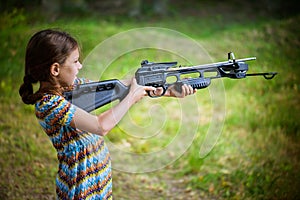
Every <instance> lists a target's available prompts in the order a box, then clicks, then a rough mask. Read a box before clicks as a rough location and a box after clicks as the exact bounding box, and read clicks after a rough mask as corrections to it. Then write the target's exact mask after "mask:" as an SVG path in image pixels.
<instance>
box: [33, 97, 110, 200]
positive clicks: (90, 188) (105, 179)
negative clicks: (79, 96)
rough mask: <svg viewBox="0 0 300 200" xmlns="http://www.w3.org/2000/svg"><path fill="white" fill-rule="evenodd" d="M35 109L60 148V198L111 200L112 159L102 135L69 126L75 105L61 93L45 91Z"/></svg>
mask: <svg viewBox="0 0 300 200" xmlns="http://www.w3.org/2000/svg"><path fill="white" fill-rule="evenodd" d="M35 108H36V116H37V118H38V119H39V123H40V125H41V126H42V127H43V129H44V130H45V132H46V133H47V135H48V136H49V138H50V140H51V141H52V144H53V146H54V147H55V149H56V150H57V158H58V161H59V168H58V173H57V176H56V193H57V198H58V199H74V200H75V199H97V200H98V199H99V200H101V199H112V174H111V160H110V154H109V151H108V149H107V147H106V145H105V143H104V140H103V138H102V137H101V136H98V135H96V134H91V133H88V132H85V131H81V130H79V129H76V128H73V127H71V126H70V123H71V121H72V118H73V116H74V113H75V110H76V107H75V106H74V105H73V104H71V103H70V102H68V101H67V100H65V99H64V98H63V97H62V96H59V95H53V94H45V95H44V96H43V98H42V99H41V100H40V101H38V102H37V103H36V107H35Z"/></svg>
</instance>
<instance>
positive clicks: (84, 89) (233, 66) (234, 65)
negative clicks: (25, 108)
mask: <svg viewBox="0 0 300 200" xmlns="http://www.w3.org/2000/svg"><path fill="white" fill-rule="evenodd" d="M255 59H256V58H255V57H251V58H244V59H238V60H236V59H235V57H234V54H233V53H232V52H229V53H228V61H224V62H217V63H211V64H205V65H197V66H191V67H181V66H179V67H176V65H177V62H164V63H152V62H148V61H147V60H144V61H143V62H142V63H141V67H140V68H139V69H138V70H137V71H136V73H135V78H136V80H137V83H138V84H139V85H144V86H153V87H156V88H158V87H161V88H162V89H163V92H162V94H160V95H159V96H153V95H151V94H150V93H149V92H148V95H149V96H150V97H160V96H163V95H164V94H165V92H166V90H167V89H168V87H169V86H171V85H173V84H174V85H175V86H176V88H177V90H178V91H180V88H181V85H183V84H188V85H191V86H192V87H193V88H194V89H202V88H206V87H208V86H209V85H210V83H211V79H216V78H223V77H227V78H231V79H241V78H246V77H247V76H263V77H264V78H265V79H272V78H273V77H274V76H275V75H276V74H277V72H265V73H254V74H247V71H248V64H247V63H245V62H246V61H250V60H255ZM190 74H193V75H195V74H196V77H193V78H186V77H185V78H183V76H184V75H190ZM129 87H130V86H125V85H124V84H123V83H121V82H120V81H119V80H117V79H111V80H105V81H99V82H91V83H86V84H80V85H77V86H75V88H74V89H73V90H71V91H67V92H64V96H65V98H66V99H67V100H68V101H70V102H72V103H73V104H74V105H76V106H78V107H80V108H82V109H84V110H86V111H87V112H91V111H93V110H95V109H97V108H99V107H101V106H103V105H106V104H108V103H110V102H112V101H115V100H122V99H123V98H124V97H125V96H126V95H127V94H128V92H129Z"/></svg>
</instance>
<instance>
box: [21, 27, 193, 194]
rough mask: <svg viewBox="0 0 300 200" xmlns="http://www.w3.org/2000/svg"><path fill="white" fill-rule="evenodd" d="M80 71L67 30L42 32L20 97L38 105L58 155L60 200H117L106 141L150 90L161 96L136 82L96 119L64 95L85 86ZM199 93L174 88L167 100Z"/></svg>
mask: <svg viewBox="0 0 300 200" xmlns="http://www.w3.org/2000/svg"><path fill="white" fill-rule="evenodd" d="M81 68H82V65H81V63H80V62H79V46H78V43H77V42H76V40H75V39H74V38H72V37H71V36H70V35H69V34H67V33H65V32H62V31H57V30H50V29H47V30H42V31H39V32H37V33H36V34H34V35H33V36H32V38H31V39H30V40H29V43H28V45H27V49H26V56H25V76H24V79H23V80H24V83H23V84H22V85H21V87H20V90H19V93H20V96H21V97H22V100H23V102H24V103H25V104H35V114H36V117H37V118H38V120H39V123H40V125H41V126H42V128H43V129H44V131H45V132H46V134H47V135H48V136H49V138H50V140H51V142H52V143H53V146H54V147H55V149H56V150H57V158H58V161H59V167H58V173H57V176H56V194H57V198H58V199H86V198H91V199H112V173H111V160H110V154H109V151H108V149H107V147H106V145H105V143H104V140H103V138H102V136H104V135H106V134H107V133H108V132H109V131H110V130H111V129H112V128H113V127H114V126H115V125H116V124H117V123H118V122H119V121H120V120H121V118H122V117H123V116H124V115H125V114H126V112H127V111H128V110H129V108H130V107H131V106H132V105H133V104H135V103H136V102H137V101H139V100H140V99H141V98H142V97H144V96H146V95H147V91H150V92H156V93H159V92H160V91H158V89H155V88H154V87H149V86H140V85H138V84H137V83H136V80H135V79H134V78H133V79H132V80H131V82H130V91H129V93H128V95H127V96H126V97H125V98H124V99H123V100H122V101H121V102H120V103H119V104H117V105H116V106H114V107H113V108H111V109H109V110H107V111H105V112H103V113H101V114H100V115H99V116H95V115H92V114H90V113H87V112H85V111H84V110H82V109H80V108H78V107H76V106H74V105H73V104H71V103H70V102H68V101H67V100H66V99H65V98H64V97H63V95H62V94H63V92H64V90H65V88H70V86H71V85H74V84H81V83H83V82H84V81H85V79H79V78H77V77H76V75H77V74H78V72H79V70H80V69H81ZM35 83H39V90H38V91H36V92H34V91H33V84H35ZM194 92H195V90H193V89H192V87H191V86H187V85H184V86H182V92H181V93H180V94H178V92H176V91H175V90H174V89H172V87H171V89H168V90H167V92H166V94H165V96H174V97H175V96H176V97H184V96H186V95H189V94H193V93H194Z"/></svg>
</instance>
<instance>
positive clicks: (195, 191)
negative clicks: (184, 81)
mask: <svg viewBox="0 0 300 200" xmlns="http://www.w3.org/2000/svg"><path fill="white" fill-rule="evenodd" d="M13 15H14V16H17V17H14V18H12V17H11V15H9V14H7V13H6V14H5V13H4V14H3V18H2V20H4V21H5V23H1V32H0V40H1V41H0V52H1V54H0V65H1V70H0V80H1V82H0V92H1V96H0V102H1V104H0V110H1V116H0V154H1V160H0V179H1V181H0V199H52V198H54V194H55V192H54V191H55V181H54V179H55V175H56V171H57V161H56V153H55V150H54V149H53V147H52V145H51V143H50V141H49V139H48V137H47V136H46V135H45V134H44V133H43V131H42V129H41V128H40V127H39V126H38V123H37V120H36V119H35V117H34V110H33V108H32V107H31V106H26V105H23V104H22V102H21V101H20V98H19V96H18V87H19V85H20V83H21V81H22V77H23V71H24V69H23V68H24V66H23V65H24V63H23V62H24V54H25V46H26V43H27V41H28V39H29V37H30V36H31V35H32V34H33V33H34V32H35V31H37V30H40V29H42V28H46V27H47V28H48V27H60V28H63V29H64V30H67V31H68V32H70V33H71V34H72V35H74V36H75V37H76V38H77V39H78V41H79V42H80V43H81V45H82V47H83V58H82V59H84V58H85V57H86V56H87V55H88V54H89V53H90V52H91V51H92V49H93V48H94V47H95V45H97V44H99V43H100V42H102V41H103V40H105V39H106V38H109V37H110V36H112V35H114V34H117V33H119V32H123V31H126V30H129V29H132V28H137V27H148V26H153V27H164V28H170V29H174V30H176V31H179V32H182V33H184V34H186V35H187V36H189V37H191V38H193V39H194V40H195V41H197V42H198V43H200V44H201V45H202V46H203V47H204V48H205V49H206V50H207V52H208V53H209V55H210V56H211V57H212V59H213V61H222V60H225V59H226V53H227V52H228V51H233V52H235V54H236V57H237V58H241V57H252V56H256V57H257V60H256V61H251V62H249V65H250V70H249V72H262V71H277V72H278V73H279V74H278V75H277V77H275V78H274V79H272V80H269V81H266V80H264V79H263V78H261V77H251V78H250V77H249V78H247V79H244V80H225V79H224V80H223V83H224V88H225V95H226V99H225V108H226V118H225V122H224V125H223V127H222V134H221V135H220V137H219V139H218V142H217V143H216V145H215V146H214V148H213V150H212V151H211V152H210V153H209V154H208V155H207V156H206V157H205V158H200V157H199V149H200V146H201V145H202V143H203V141H204V136H205V135H206V133H207V130H208V128H209V125H210V123H211V122H210V119H211V116H212V114H213V113H212V108H213V107H212V106H213V105H212V102H211V98H210V93H209V90H208V89H204V90H199V91H198V92H197V94H196V102H197V103H198V105H199V109H200V110H201V116H200V119H197V120H198V121H197V123H198V124H199V126H198V128H197V129H196V134H195V139H194V141H193V143H192V145H191V146H190V147H189V148H188V149H187V151H186V152H185V153H184V154H183V155H182V156H181V157H180V158H179V159H177V160H176V161H175V162H173V163H171V164H170V165H168V166H167V167H165V168H163V169H161V170H159V171H157V172H152V173H145V174H126V173H125V174H124V173H121V172H118V171H115V178H114V187H115V194H114V195H115V197H116V198H117V199H118V197H119V198H120V199H122V198H124V199H129V198H133V199H135V198H136V199H151V198H156V199H157V198H159V197H160V198H162V199H176V198H178V199H180V194H181V195H182V194H185V195H186V196H189V195H190V198H191V199H193V198H195V199H197V198H198V197H202V198H217V199H297V198H299V197H300V194H299V191H298V188H299V186H300V183H299V180H300V173H299V171H298V170H299V167H300V166H299V155H300V152H299V150H300V149H299V147H300V146H299V144H300V143H299V142H300V141H299V137H300V133H299V118H300V116H299V113H300V104H299V97H300V96H299V89H300V82H299V77H300V76H299V75H300V70H299V67H298V66H299V64H300V63H299V58H298V57H299V55H300V51H299V49H300V48H299V47H300V38H299V30H300V28H299V23H298V21H299V19H300V18H299V16H294V17H291V18H287V19H282V20H276V19H273V18H264V19H255V20H254V21H251V20H250V19H248V18H247V17H246V16H243V18H242V19H240V20H232V21H230V20H229V21H228V17H224V16H223V15H216V17H212V18H210V17H207V18H205V17H202V18H201V20H199V18H198V17H197V16H194V17H187V18H182V17H180V16H175V18H176V23H172V22H174V19H171V18H168V17H167V18H164V19H161V20H152V21H150V20H149V21H147V20H145V21H143V20H142V21H135V20H132V19H123V20H121V19H118V20H113V19H106V18H104V19H97V18H96V17H92V18H83V19H80V20H79V19H76V18H75V19H73V20H70V19H68V18H61V19H60V20H58V21H55V22H52V23H50V24H49V23H46V22H44V21H43V20H37V19H36V18H35V16H34V15H32V16H30V15H26V14H24V13H23V12H20V13H18V12H16V13H13ZM218 16H219V17H218ZM235 17H236V16H235ZM32 18H34V19H35V20H34V21H32V20H31V19H32ZM195 24H196V25H195ZM99 56H101V55H99ZM145 57H147V58H148V59H149V60H153V61H166V60H168V61H172V60H176V61H179V63H180V64H185V63H184V62H185V60H184V59H183V58H181V57H180V56H178V55H172V54H171V53H170V52H164V51H158V50H153V49H147V50H139V51H134V52H128V53H127V54H125V55H122V56H121V57H120V58H118V59H117V60H115V61H114V62H113V63H112V64H111V66H110V70H111V72H109V73H108V74H106V77H107V78H111V76H113V75H114V76H115V78H119V77H124V76H126V75H127V76H128V75H130V72H131V71H132V68H130V67H128V66H134V67H137V66H138V65H139V62H140V61H141V59H142V58H145ZM120 66H122V67H120ZM94 73H97V72H94ZM133 73H134V71H132V74H133ZM192 101H193V102H194V99H192ZM176 102H177V101H176V100H170V99H155V100H153V99H148V98H147V99H145V100H143V102H140V103H138V105H136V106H135V107H134V108H132V109H131V111H130V115H128V116H127V119H130V118H128V117H132V118H133V119H134V121H135V122H136V123H137V126H138V127H139V128H140V129H141V130H144V131H145V129H146V130H151V129H150V128H151V126H150V125H151V120H155V117H164V115H166V116H167V120H166V123H165V124H164V126H163V129H162V130H161V134H159V137H157V138H156V137H152V138H151V139H149V140H140V139H137V138H134V137H132V135H126V134H124V133H126V132H128V131H126V129H127V128H128V129H129V130H130V127H127V126H126V121H124V120H123V121H122V122H121V123H120V126H118V127H116V128H115V129H113V130H112V132H111V133H110V134H109V136H108V137H107V139H109V140H110V141H113V142H114V143H115V144H116V145H118V146H120V147H122V148H125V149H126V148H127V149H126V150H128V151H132V152H136V153H148V152H155V151H157V150H159V149H161V148H164V147H166V146H167V145H168V144H169V143H170V142H172V139H173V137H174V136H175V135H176V133H177V131H178V130H179V128H180V127H182V126H186V129H187V130H188V126H189V124H188V123H186V124H179V123H180V122H181V118H180V116H181V113H180V111H181V110H180V109H178V104H177V103H176ZM184 102H185V100H184V101H183V103H184ZM187 102H189V101H188V100H187ZM158 103H159V104H158ZM152 105H159V106H162V107H159V108H160V109H162V108H164V109H165V110H159V108H157V107H152ZM149 108H151V109H150V111H151V110H152V112H148V110H149ZM104 109H107V108H106V107H105V108H102V109H101V110H104ZM155 109H157V110H155ZM181 109H182V108H181ZM183 109H187V112H191V113H193V108H191V107H189V106H188V105H187V104H183ZM188 109H191V110H188ZM170 113H171V115H170ZM183 117H190V116H187V115H184V116H183ZM163 119H164V118H162V120H163ZM149 120H150V121H149ZM191 120H194V119H193V118H191ZM154 128H155V127H154ZM124 129H125V131H124ZM135 130H136V129H135ZM154 130H155V129H154ZM132 134H134V133H132ZM135 134H138V133H135ZM186 134H189V135H187V136H190V135H191V134H192V133H191V132H187V133H186ZM137 136H141V135H137ZM142 136H143V135H142ZM170 153H171V154H172V153H174V152H170ZM128 179H129V180H128ZM133 179H134V180H136V181H137V182H136V184H135V183H132V180H133ZM174 182H176V184H175V183H174ZM129 185H130V186H129ZM121 188H122V189H126V190H127V191H128V196H126V194H124V193H123V192H122V190H121ZM128 188H129V189H128ZM171 191H173V192H171ZM143 193H144V194H145V195H141V194H143ZM182 196H183V195H182Z"/></svg>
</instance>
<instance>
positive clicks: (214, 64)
mask: <svg viewBox="0 0 300 200" xmlns="http://www.w3.org/2000/svg"><path fill="white" fill-rule="evenodd" d="M250 60H256V57H250V58H242V59H237V60H231V59H230V60H228V61H222V62H216V63H210V64H203V65H195V66H188V67H173V68H169V69H168V71H177V70H182V69H186V70H190V69H208V68H215V67H218V66H221V65H225V64H233V63H234V62H245V61H250Z"/></svg>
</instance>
